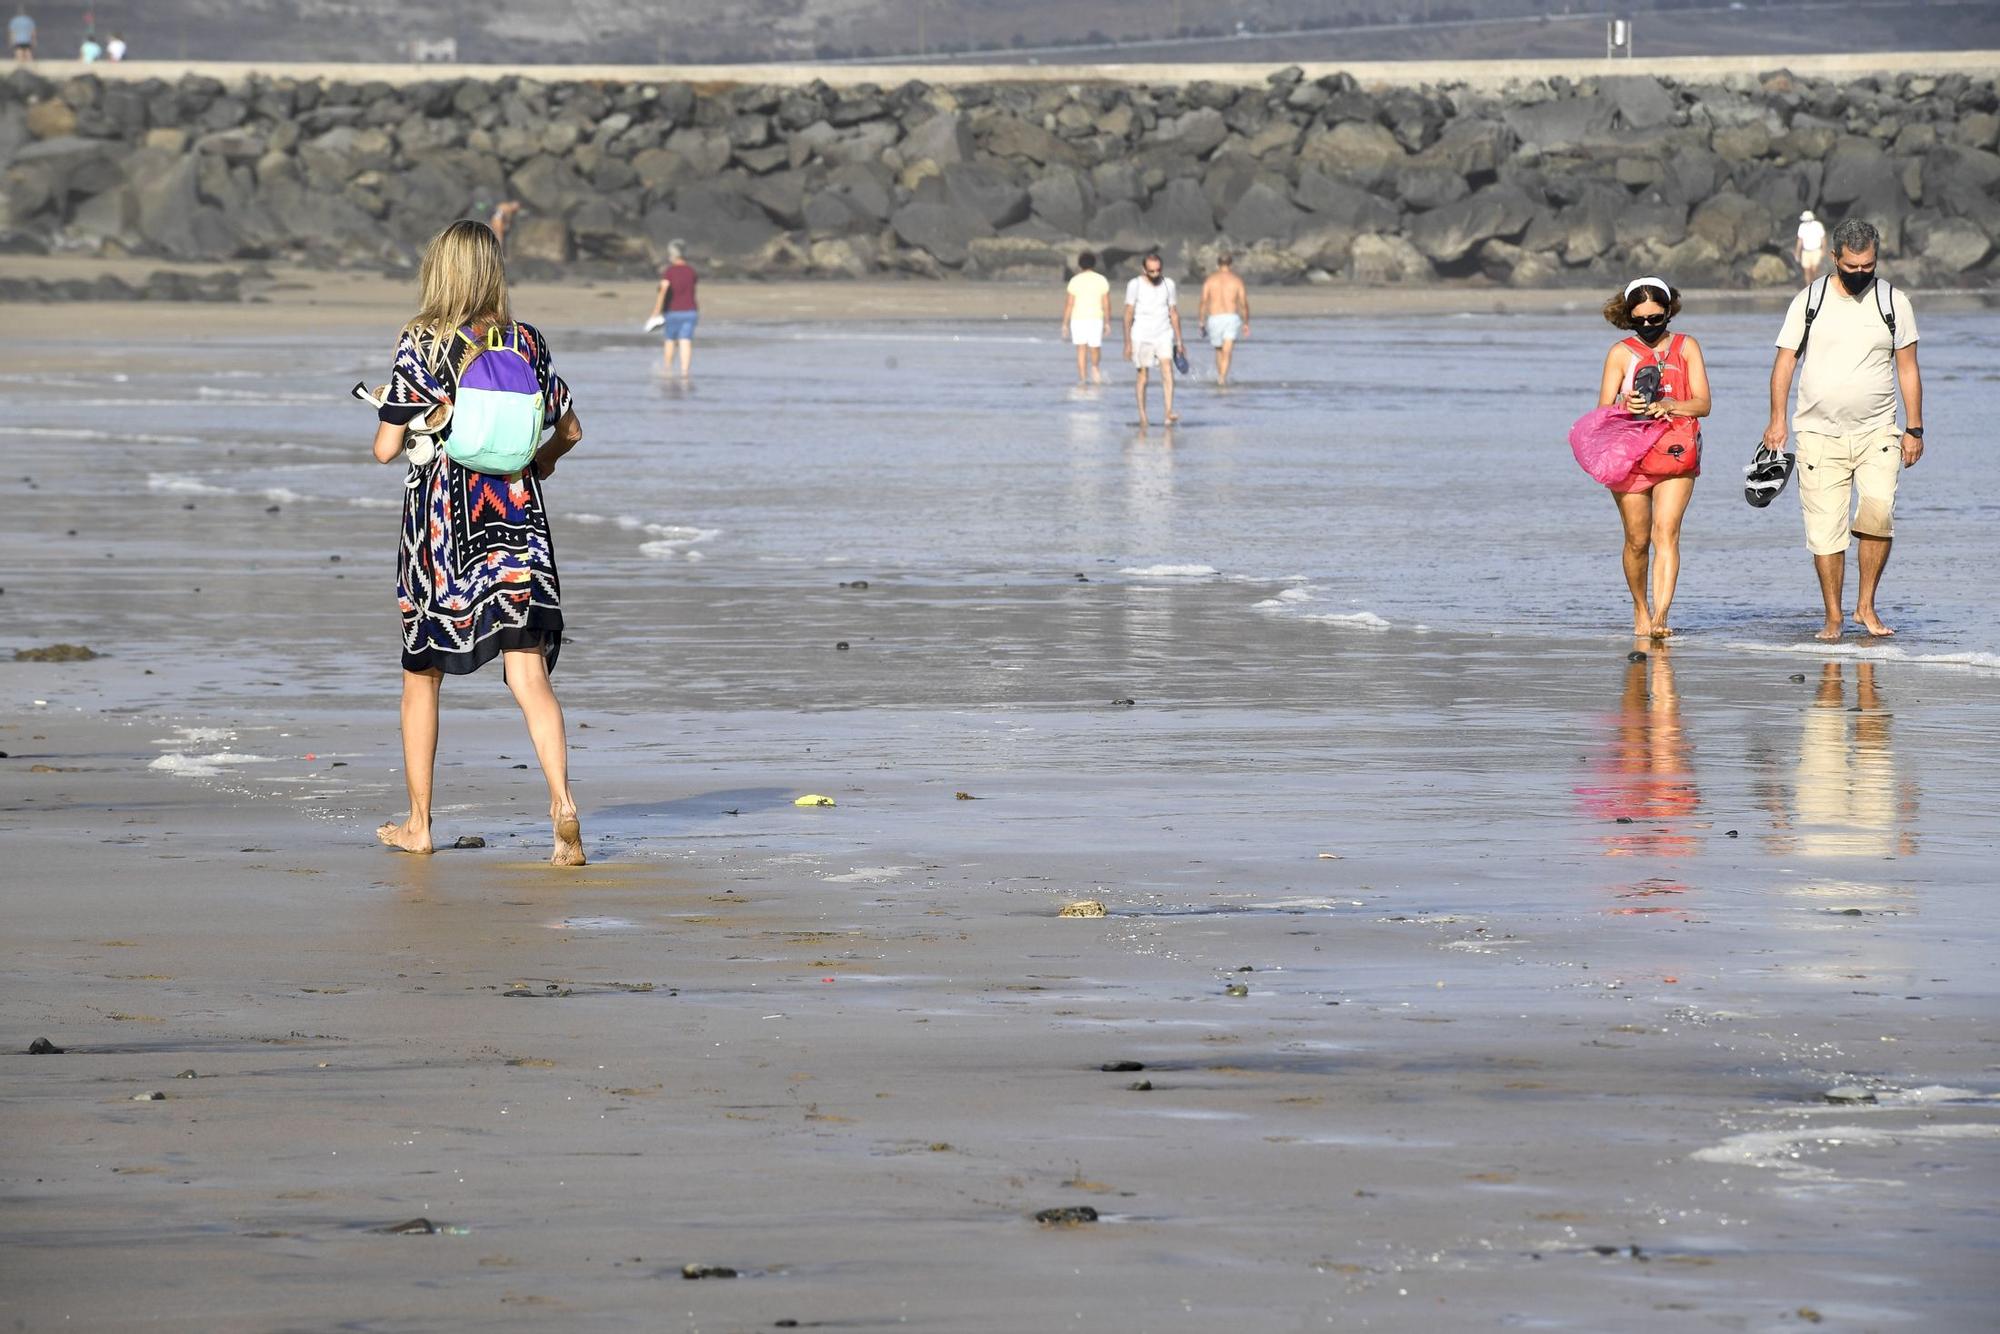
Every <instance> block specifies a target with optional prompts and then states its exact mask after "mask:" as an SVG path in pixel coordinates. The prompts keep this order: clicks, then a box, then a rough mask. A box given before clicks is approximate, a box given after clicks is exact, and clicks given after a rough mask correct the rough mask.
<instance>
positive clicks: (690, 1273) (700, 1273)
mask: <svg viewBox="0 0 2000 1334" xmlns="http://www.w3.org/2000/svg"><path fill="white" fill-rule="evenodd" d="M681 1277H682V1278H735V1277H736V1271H735V1270H734V1269H731V1268H730V1267H729V1266H728V1265H693V1264H689V1265H682V1266H681Z"/></svg>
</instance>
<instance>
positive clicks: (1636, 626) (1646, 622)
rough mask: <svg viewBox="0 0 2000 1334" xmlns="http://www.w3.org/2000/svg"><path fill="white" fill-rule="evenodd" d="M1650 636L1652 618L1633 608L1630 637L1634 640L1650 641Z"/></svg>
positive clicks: (1651, 632)
mask: <svg viewBox="0 0 2000 1334" xmlns="http://www.w3.org/2000/svg"><path fill="white" fill-rule="evenodd" d="M1652 634H1653V618H1652V616H1651V615H1649V614H1648V613H1646V612H1643V611H1639V610H1637V609H1636V608H1635V609H1634V610H1633V612H1632V637H1633V638H1634V639H1650V638H1651V637H1652Z"/></svg>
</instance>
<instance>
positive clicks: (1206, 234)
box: [1143, 178, 1215, 243]
mask: <svg viewBox="0 0 2000 1334" xmlns="http://www.w3.org/2000/svg"><path fill="white" fill-rule="evenodd" d="M1143 230H1144V231H1145V232H1146V233H1147V234H1148V235H1150V236H1151V237H1152V238H1153V239H1154V240H1156V241H1193V242H1196V243H1199V242H1203V241H1207V240H1210V239H1211V238H1213V237H1214V235H1215V206H1214V205H1213V204H1211V203H1209V202H1208V196H1207V195H1205V194H1203V193H1202V189H1201V187H1200V186H1199V185H1197V184H1196V183H1195V182H1193V181H1191V180H1188V179H1186V178H1182V179H1180V180H1174V181H1168V182H1167V188H1166V189H1164V190H1162V191H1160V193H1159V194H1158V195H1157V196H1156V197H1155V198H1154V200H1153V202H1152V203H1151V204H1150V205H1149V206H1148V207H1147V209H1146V214H1145V222H1144V224H1143Z"/></svg>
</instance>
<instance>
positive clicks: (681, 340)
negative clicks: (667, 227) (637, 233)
mask: <svg viewBox="0 0 2000 1334" xmlns="http://www.w3.org/2000/svg"><path fill="white" fill-rule="evenodd" d="M700 284H701V275H700V274H698V273H696V272H695V271H694V265H692V264H690V263H688V262H687V243H686V242H685V241H669V242H668V243H667V266H666V267H665V268H664V269H661V270H660V290H659V293H658V295H656V296H655V297H654V298H653V313H652V314H651V315H648V316H647V317H646V326H645V327H646V328H647V329H648V330H649V331H650V330H653V329H662V330H663V333H662V339H663V341H662V342H661V345H660V371H661V373H662V374H672V373H673V369H674V357H675V356H676V355H678V356H679V357H680V362H681V378H682V379H683V380H685V379H687V378H688V375H689V373H690V372H691V371H692V370H693V369H694V326H695V325H697V324H699V323H700V322H701V304H700V302H698V301H697V300H696V299H695V289H696V288H697V287H698V286H699V285H700Z"/></svg>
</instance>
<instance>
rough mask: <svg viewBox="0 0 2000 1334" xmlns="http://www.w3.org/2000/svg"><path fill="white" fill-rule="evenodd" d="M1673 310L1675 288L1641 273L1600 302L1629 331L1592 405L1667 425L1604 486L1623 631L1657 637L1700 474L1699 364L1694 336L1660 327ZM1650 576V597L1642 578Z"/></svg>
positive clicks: (1702, 413)
mask: <svg viewBox="0 0 2000 1334" xmlns="http://www.w3.org/2000/svg"><path fill="white" fill-rule="evenodd" d="M1680 313H1681V294H1680V293H1679V292H1677V291H1675V290H1674V288H1673V286H1672V285H1671V284H1670V283H1668V282H1667V280H1666V279H1664V278H1660V277H1656V276H1654V275H1651V274H1648V275H1647V276H1646V277H1643V278H1635V279H1633V280H1632V281H1631V282H1629V283H1627V284H1626V285H1625V289H1624V290H1623V291H1622V292H1620V293H1619V294H1618V295H1617V296H1614V297H1612V298H1611V299H1610V300H1609V301H1607V302H1605V303H1604V318H1605V319H1606V320H1607V321H1608V322H1609V323H1610V324H1611V326H1612V327H1613V328H1615V329H1624V330H1627V331H1628V334H1629V336H1628V337H1625V338H1622V339H1620V340H1619V341H1618V342H1616V343H1613V344H1612V345H1611V350H1610V351H1609V352H1607V353H1606V354H1605V356H1604V374H1603V377H1602V378H1601V380H1600V381H1599V384H1598V389H1597V406H1599V407H1600V408H1602V407H1609V406H1610V405H1611V404H1613V403H1622V404H1623V405H1624V407H1625V409H1626V411H1628V412H1630V413H1632V415H1634V416H1646V417H1653V418H1657V419H1660V420H1663V421H1666V422H1668V423H1669V425H1668V427H1667V431H1666V434H1665V435H1663V436H1661V437H1660V438H1659V440H1657V441H1655V442H1654V444H1653V446H1652V448H1651V449H1650V450H1648V451H1647V453H1646V454H1645V456H1644V457H1642V458H1641V459H1640V460H1639V463H1638V466H1637V467H1635V468H1634V469H1633V470H1632V473H1631V475H1630V476H1628V477H1627V478H1626V479H1625V480H1624V481H1622V482H1614V483H1612V484H1611V486H1610V488H1609V489H1610V491H1611V499H1612V501H1613V502H1615V503H1616V504H1617V506H1618V518H1619V520H1620V521H1621V522H1622V524H1623V525H1624V528H1625V547H1624V556H1623V562H1624V567H1625V587H1626V588H1627V589H1628V590H1630V592H1631V594H1632V633H1633V634H1635V635H1640V636H1649V637H1651V638H1653V639H1665V638H1667V637H1668V636H1670V635H1671V634H1673V632H1674V630H1673V622H1672V621H1671V620H1670V619H1669V617H1670V614H1671V613H1672V610H1673V605H1674V586H1675V584H1676V583H1678V582H1679V580H1680V573H1681V519H1682V517H1683V516H1684V515H1685V514H1686V513H1687V507H1688V501H1689V500H1691V499H1692V498H1693V497H1694V479H1695V478H1696V477H1698V476H1700V475H1701V423H1700V419H1701V418H1703V417H1706V416H1707V415H1708V410H1709V394H1708V367H1707V366H1706V365H1705V364H1704V363H1703V361H1702V357H1701V344H1699V343H1697V342H1695V340H1694V339H1693V338H1692V337H1690V336H1688V335H1687V334H1677V333H1669V332H1668V328H1667V326H1668V325H1670V324H1671V323H1673V320H1674V317H1675V316H1677V315H1679V314H1680ZM1649 570H1650V574H1651V584H1652V589H1651V596H1650V598H1649V597H1648V595H1647V576H1648V573H1649Z"/></svg>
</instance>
